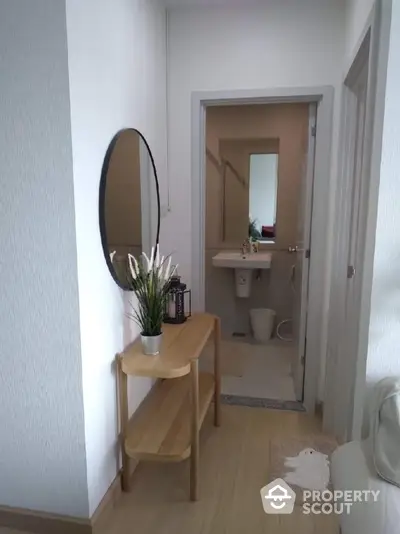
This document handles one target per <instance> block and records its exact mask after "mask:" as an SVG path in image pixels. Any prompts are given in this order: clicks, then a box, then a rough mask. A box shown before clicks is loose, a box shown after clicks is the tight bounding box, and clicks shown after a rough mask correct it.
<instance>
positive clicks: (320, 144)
mask: <svg viewBox="0 0 400 534" xmlns="http://www.w3.org/2000/svg"><path fill="white" fill-rule="evenodd" d="M333 99H334V90H333V87H330V86H321V87H299V88H296V87H293V88H277V89H255V90H234V91H204V92H194V93H192V298H193V300H192V302H193V309H194V310H195V311H204V310H205V183H206V180H205V168H206V165H205V154H206V147H205V133H206V132H205V124H206V121H205V117H206V108H207V107H209V106H222V105H230V106H232V105H249V104H284V103H286V104H287V103H299V102H303V103H304V102H305V103H317V106H318V112H317V139H316V151H315V169H314V203H313V210H312V228H311V241H312V251H311V258H310V286H309V308H308V322H307V355H306V365H305V381H304V405H305V407H306V409H307V411H309V412H310V413H314V411H315V405H316V402H317V394H318V382H319V374H320V362H321V355H324V354H325V352H326V339H327V317H326V313H325V310H326V309H327V302H328V298H329V265H328V258H329V251H330V248H331V241H332V239H331V236H330V235H328V232H329V214H328V212H329V210H330V205H329V198H330V193H331V180H332V176H331V174H332V173H331V139H332V114H333Z"/></svg>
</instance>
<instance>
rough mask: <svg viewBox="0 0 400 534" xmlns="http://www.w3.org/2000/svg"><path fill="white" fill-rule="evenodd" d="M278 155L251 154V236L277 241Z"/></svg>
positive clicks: (262, 239) (261, 239)
mask: <svg viewBox="0 0 400 534" xmlns="http://www.w3.org/2000/svg"><path fill="white" fill-rule="evenodd" d="M277 191H278V154H250V173H249V235H250V237H253V238H254V239H258V240H259V241H266V242H273V241H275V228H276V197H277Z"/></svg>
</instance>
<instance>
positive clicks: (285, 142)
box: [206, 104, 309, 336]
mask: <svg viewBox="0 0 400 534" xmlns="http://www.w3.org/2000/svg"><path fill="white" fill-rule="evenodd" d="M308 113H309V107H308V105H307V104H279V105H256V106H222V107H212V108H209V109H208V110H207V115H206V141H207V148H208V149H209V151H211V152H212V154H214V155H215V156H217V157H219V158H220V157H222V155H223V157H224V158H226V159H228V160H229V161H230V162H231V163H232V164H233V166H234V167H235V168H236V169H237V171H238V172H239V174H240V175H241V176H243V177H244V179H245V180H247V182H248V177H249V154H250V153H252V152H258V151H261V152H262V151H264V150H266V151H267V152H268V151H271V152H276V151H278V152H279V166H278V193H277V221H276V233H277V235H276V241H275V243H273V244H269V245H263V246H265V247H268V250H271V251H273V254H274V256H273V264H272V267H271V269H270V271H266V272H263V273H262V276H261V279H260V280H257V281H254V285H253V289H252V294H251V296H250V298H248V299H237V298H236V297H235V290H234V281H233V272H232V271H231V270H228V269H217V268H215V267H213V266H212V257H213V256H214V255H215V254H217V252H219V251H220V250H221V249H228V250H229V249H230V250H232V249H233V250H239V248H240V245H241V243H242V241H243V239H244V238H245V237H246V236H247V231H248V213H249V211H248V210H249V203H248V198H249V195H248V193H247V192H246V193H245V192H244V191H243V190H242V186H241V184H240V183H239V182H237V181H236V180H235V181H233V183H235V184H236V188H237V189H238V191H237V195H236V196H235V198H236V203H240V206H239V207H238V214H241V217H238V218H240V220H241V221H242V222H241V224H242V226H243V230H242V233H241V235H240V239H237V240H235V241H233V240H231V241H229V242H227V241H226V240H223V238H222V224H223V221H222V209H221V206H222V195H223V187H222V176H221V173H220V172H219V171H218V169H217V167H216V166H215V165H214V164H213V163H212V162H211V161H210V158H208V161H207V167H206V310H207V311H209V312H212V313H216V314H217V315H219V316H220V317H221V319H222V328H223V332H224V335H226V336H229V335H232V334H233V333H234V332H235V333H248V332H249V310H250V309H251V308H257V307H268V308H272V309H274V310H276V312H277V318H278V320H281V319H283V318H288V317H291V315H292V303H293V293H292V289H291V286H290V283H289V280H290V274H291V266H292V264H293V256H291V255H290V254H288V252H287V248H288V247H289V245H293V244H294V243H295V241H296V235H297V207H298V198H299V190H300V183H301V178H302V169H303V163H304V159H305V154H306V152H307V141H308V133H307V132H308ZM227 146H228V148H227ZM221 150H222V155H221ZM238 235H239V234H238Z"/></svg>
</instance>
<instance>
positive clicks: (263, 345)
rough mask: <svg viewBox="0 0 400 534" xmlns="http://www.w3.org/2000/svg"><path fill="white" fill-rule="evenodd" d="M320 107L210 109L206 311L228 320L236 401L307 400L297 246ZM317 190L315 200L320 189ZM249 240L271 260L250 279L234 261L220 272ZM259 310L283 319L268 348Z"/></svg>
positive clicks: (229, 381)
mask: <svg viewBox="0 0 400 534" xmlns="http://www.w3.org/2000/svg"><path fill="white" fill-rule="evenodd" d="M312 108H313V106H310V105H309V104H307V103H288V104H286V103H285V104H252V105H236V106H233V105H232V106H231V105H229V106H226V105H225V106H210V107H207V110H206V125H205V134H206V143H205V150H206V157H205V160H206V164H205V175H206V202H205V309H206V311H207V312H210V313H213V314H216V315H218V316H219V317H220V318H221V325H222V333H223V342H222V358H223V367H222V369H223V377H222V391H223V393H224V394H225V395H227V396H229V398H230V401H231V402H240V403H244V404H249V405H253V404H254V403H260V402H262V403H263V404H264V405H266V406H269V405H271V403H272V405H274V406H275V405H277V404H278V405H279V403H281V404H282V407H285V402H289V403H292V404H291V407H295V406H296V405H297V404H298V405H299V406H300V403H296V402H295V401H300V402H301V401H302V400H303V374H304V366H303V369H302V371H301V374H302V376H298V369H297V368H298V367H299V366H298V365H297V364H298V360H299V359H301V356H303V355H302V354H300V352H299V351H300V350H301V349H300V346H299V343H300V344H301V341H300V339H301V337H302V334H301V332H300V330H301V328H302V326H303V330H304V329H305V327H304V323H305V317H304V316H303V317H302V320H300V319H301V315H302V314H303V315H304V310H305V307H306V306H305V304H306V303H305V302H304V301H306V300H307V293H306V291H304V289H305V288H304V279H306V281H307V280H308V272H305V271H306V270H307V271H308V261H307V259H308V258H307V257H306V256H307V254H306V253H305V252H303V250H299V249H298V243H299V240H301V239H302V237H303V236H304V235H307V236H308V239H309V236H310V225H311V205H310V203H309V205H308V206H307V208H306V207H305V205H304V204H305V200H304V195H305V190H306V189H307V186H306V184H305V182H306V181H307V180H306V175H307V174H309V173H308V172H307V161H308V154H309V152H310V151H309V149H308V147H309V145H310V140H309V139H311V141H312V142H313V140H314V138H313V136H312V134H313V132H310V124H311V119H310V117H311V116H312ZM311 178H312V177H311ZM308 182H309V180H308ZM311 182H312V179H311ZM308 189H309V190H311V195H312V183H311V188H310V186H308ZM306 195H307V193H306ZM311 195H309V196H311ZM305 209H307V212H308V213H307V214H304V211H305ZM305 225H308V228H305ZM249 237H252V238H253V239H252V241H253V242H254V245H253V249H255V250H258V254H259V255H260V258H261V257H262V256H263V255H265V253H266V252H267V253H269V254H270V257H271V261H270V265H268V266H267V264H265V266H267V268H260V269H251V270H247V271H245V273H246V272H247V273H248V275H249V277H250V279H247V280H246V281H244V280H243V278H242V279H241V280H239V279H238V273H240V272H242V271H239V269H234V268H229V267H228V266H227V265H226V264H225V263H223V264H222V268H221V262H218V258H219V257H221V258H222V257H224V256H223V255H224V254H225V253H226V252H229V251H232V252H235V253H240V252H246V250H244V249H246V247H245V246H244V245H247V243H246V240H249ZM296 247H297V248H296ZM225 255H226V254H225ZM213 258H214V259H213ZM260 265H261V264H260ZM235 272H236V282H239V284H243V283H244V282H246V283H247V284H248V285H249V284H250V286H249V287H247V289H245V291H244V293H243V285H242V286H241V287H240V285H239V287H237V283H235ZM239 295H240V296H239ZM258 309H270V310H273V312H274V316H273V317H272V320H273V326H272V333H271V339H270V340H268V341H267V338H268V337H269V334H268V329H269V328H268V322H269V320H268V316H267V315H268V314H262V313H261V314H259V315H261V318H260V319H261V328H262V330H261V332H259V333H258V334H257V333H256V338H257V339H255V336H254V334H255V332H253V328H252V325H251V319H250V316H251V313H250V311H251V310H258ZM300 310H302V311H300ZM253 313H254V312H253ZM256 313H257V312H256ZM263 321H264V323H265V325H264V324H263Z"/></svg>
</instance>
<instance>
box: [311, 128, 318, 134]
mask: <svg viewBox="0 0 400 534" xmlns="http://www.w3.org/2000/svg"><path fill="white" fill-rule="evenodd" d="M311 135H312V136H313V137H317V127H316V126H312V127H311Z"/></svg>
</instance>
